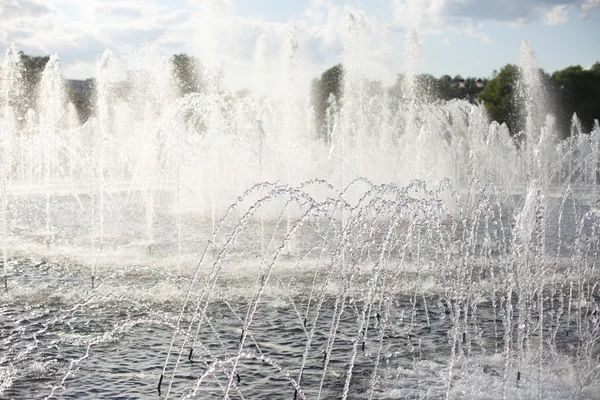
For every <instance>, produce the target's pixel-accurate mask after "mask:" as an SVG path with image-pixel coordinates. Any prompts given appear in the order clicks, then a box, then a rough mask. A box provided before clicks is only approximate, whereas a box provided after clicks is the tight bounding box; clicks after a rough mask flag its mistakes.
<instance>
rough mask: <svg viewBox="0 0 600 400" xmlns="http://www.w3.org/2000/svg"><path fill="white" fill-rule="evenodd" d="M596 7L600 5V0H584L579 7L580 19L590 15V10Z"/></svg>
mask: <svg viewBox="0 0 600 400" xmlns="http://www.w3.org/2000/svg"><path fill="white" fill-rule="evenodd" d="M596 7H600V0H586V1H585V2H584V3H583V4H581V6H580V7H579V17H580V18H581V19H585V18H588V17H589V16H590V11H591V10H592V9H594V8H596Z"/></svg>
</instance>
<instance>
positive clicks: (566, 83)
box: [312, 62, 600, 140]
mask: <svg viewBox="0 0 600 400" xmlns="http://www.w3.org/2000/svg"><path fill="white" fill-rule="evenodd" d="M538 76H539V80H540V84H541V87H543V89H544V90H543V98H536V99H533V101H534V102H536V103H537V105H538V106H539V107H540V108H541V109H543V110H545V111H546V112H549V113H551V114H553V115H554V116H555V117H556V121H555V123H556V128H557V130H558V132H560V133H561V134H562V135H565V136H566V135H569V134H570V131H571V122H572V117H573V114H575V113H576V114H577V117H578V120H579V122H580V124H581V128H582V130H583V131H584V132H590V131H591V130H592V129H593V124H594V120H600V62H597V63H595V64H594V65H593V66H592V67H591V68H590V69H584V68H582V67H581V66H571V67H567V68H565V69H562V70H560V71H556V72H554V73H553V74H552V75H549V74H547V73H546V72H545V71H544V70H542V69H540V70H539V71H538ZM343 77H344V68H343V66H342V65H336V66H334V67H332V68H330V69H328V70H327V71H325V72H324V73H323V74H322V75H321V77H320V78H316V79H314V80H313V82H312V104H313V107H314V109H315V115H316V119H317V125H318V129H319V131H320V132H321V133H322V137H324V138H325V140H327V137H326V132H327V128H326V125H327V110H328V109H329V107H330V106H331V104H332V102H333V99H335V102H336V104H339V103H343V96H344V94H343ZM519 77H520V70H519V68H518V67H517V66H515V65H511V64H508V65H506V66H504V67H503V68H502V69H501V70H500V72H496V71H494V72H493V74H492V78H491V79H486V78H473V77H469V78H464V79H463V78H462V77H461V76H460V75H458V76H455V77H454V78H452V77H450V76H449V75H444V76H442V77H440V78H436V77H434V76H432V75H428V74H422V75H418V76H416V77H415V82H414V90H415V93H411V94H406V93H403V90H404V88H405V85H404V79H405V78H404V76H403V75H401V74H400V75H398V79H397V80H396V82H395V84H394V85H393V86H392V87H390V88H388V89H387V94H388V97H389V99H390V103H391V104H392V105H393V106H395V105H396V104H397V102H401V101H403V100H406V98H407V97H408V96H410V95H415V96H418V98H419V100H420V101H429V102H433V101H449V100H453V99H461V100H466V101H469V102H471V103H477V104H480V103H483V104H484V106H485V108H486V110H487V112H488V114H489V115H490V118H491V119H493V120H495V121H497V122H499V123H501V124H502V123H505V124H506V125H507V126H508V128H509V130H510V132H511V134H512V135H519V134H520V133H521V132H522V131H523V130H524V124H525V121H524V120H523V112H522V111H523V110H522V103H521V102H520V101H519V98H520V96H521V93H520V91H519V88H518V84H519ZM365 84H366V86H367V88H379V90H378V93H377V94H384V89H382V85H381V83H380V82H369V81H366V82H365ZM540 117H541V118H544V117H545V115H544V116H540Z"/></svg>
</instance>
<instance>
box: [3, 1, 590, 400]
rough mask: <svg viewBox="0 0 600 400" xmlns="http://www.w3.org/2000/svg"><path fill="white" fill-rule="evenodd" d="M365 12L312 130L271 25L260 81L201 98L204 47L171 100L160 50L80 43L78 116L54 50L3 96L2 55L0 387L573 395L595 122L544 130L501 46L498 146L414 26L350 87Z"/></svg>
mask: <svg viewBox="0 0 600 400" xmlns="http://www.w3.org/2000/svg"><path fill="white" fill-rule="evenodd" d="M217 11H218V12H219V13H221V12H224V11H223V10H217ZM365 24H366V22H365V21H364V19H363V17H362V16H361V14H360V13H354V14H349V15H348V16H347V18H346V19H345V21H344V34H343V35H342V36H343V37H342V41H343V48H344V55H343V62H344V65H345V77H344V86H343V87H344V95H343V96H342V98H338V99H336V98H334V97H332V98H330V108H329V110H328V112H327V118H326V121H325V122H326V127H325V128H324V129H325V131H326V136H327V138H326V140H323V139H322V138H319V137H317V136H318V135H317V133H316V130H315V124H314V110H312V109H311V106H310V101H308V98H307V96H306V95H305V93H304V92H303V91H302V89H301V88H300V86H301V85H300V82H299V81H298V80H297V79H296V76H297V74H298V73H299V72H298V71H300V70H301V69H302V68H301V65H302V62H303V61H302V58H301V55H302V37H301V32H300V31H299V29H298V27H297V26H296V25H295V24H293V23H290V25H289V26H288V34H287V37H286V39H285V42H284V43H283V44H282V51H281V53H282V56H281V63H280V65H281V77H282V78H281V79H282V82H284V84H283V85H282V91H281V93H280V95H279V97H277V96H275V97H273V96H271V97H269V96H264V97H261V98H255V97H253V96H252V95H249V94H239V93H237V94H234V93H228V92H226V91H225V90H223V89H222V88H221V87H220V86H219V79H220V78H219V73H218V65H208V66H207V74H208V75H207V77H208V78H207V79H208V80H207V82H208V83H207V87H206V90H205V91H204V92H201V93H190V94H187V95H185V96H183V97H179V96H177V92H176V89H175V85H174V82H173V78H172V76H171V75H170V74H169V73H167V72H165V71H169V64H168V63H169V61H168V58H167V57H166V56H163V55H160V54H157V53H156V52H154V51H153V50H152V49H149V48H142V49H140V50H139V51H137V52H134V53H133V54H130V55H129V56H126V57H123V56H119V55H115V54H113V53H111V52H110V51H106V52H105V53H104V54H103V55H102V57H101V58H100V60H99V62H98V73H97V86H96V87H97V89H96V112H95V115H94V117H93V118H91V119H90V120H89V121H87V122H86V123H85V124H83V125H82V126H78V125H76V124H74V123H73V108H72V106H69V105H68V104H66V101H65V100H64V94H63V92H62V89H61V88H62V85H61V77H60V71H59V68H58V58H57V57H55V56H53V57H51V59H50V61H49V62H48V65H47V66H46V70H45V71H44V74H43V77H42V82H41V86H40V91H39V94H38V96H39V97H38V102H37V107H36V109H35V110H20V109H18V108H16V105H18V100H19V98H20V97H21V96H22V95H23V90H24V89H23V88H22V87H21V86H20V83H19V82H20V79H19V76H20V73H21V71H20V67H19V65H20V64H19V55H18V52H17V50H16V49H15V48H10V49H8V50H7V53H6V55H5V57H4V63H3V66H2V75H1V78H0V156H1V157H0V197H1V203H0V204H1V209H0V236H1V238H2V254H3V256H2V263H3V268H2V270H3V277H4V290H3V291H2V293H1V294H0V296H1V299H2V302H1V304H2V305H1V306H0V310H1V311H2V312H0V343H2V348H3V349H4V351H3V352H2V354H0V396H7V397H9V398H12V397H16V398H71V397H76V398H98V397H146V396H153V395H155V394H156V393H157V392H158V394H159V395H160V396H162V397H164V398H175V397H180V398H189V397H194V396H196V397H199V398H282V397H283V398H286V397H287V398H294V399H296V398H301V399H305V398H309V399H312V398H332V397H333V398H344V399H346V398H369V399H376V398H443V397H446V398H465V397H468V398H510V397H516V398H533V397H537V398H544V399H548V398H556V399H559V398H565V397H573V398H592V397H593V396H595V395H597V393H598V392H599V391H600V386H598V383H597V382H598V378H599V375H600V359H599V357H600V344H599V341H600V289H599V287H598V283H599V282H600V281H599V273H598V267H599V266H598V263H599V261H600V254H599V253H600V204H598V202H597V201H598V199H599V198H600V193H599V191H598V188H599V185H598V179H599V178H598V171H599V168H600V127H599V126H598V124H596V126H595V128H594V130H593V131H592V132H589V133H581V132H579V131H578V130H580V129H581V128H580V127H579V124H578V121H577V119H576V117H574V120H573V130H574V131H573V134H572V135H571V136H570V137H569V138H568V139H566V140H564V141H559V140H558V139H556V138H557V137H558V134H557V132H556V128H555V125H554V121H553V117H552V116H547V115H546V114H547V112H546V110H545V107H544V102H543V99H544V92H543V87H542V85H541V83H540V79H539V77H538V75H537V68H536V64H535V63H536V62H535V54H534V52H533V50H532V49H531V47H530V46H529V45H528V44H527V43H524V45H523V48H522V60H521V71H522V76H521V80H520V83H519V93H520V95H519V99H518V101H520V102H522V105H523V107H521V109H523V110H524V113H523V115H522V117H523V118H524V121H525V124H524V126H525V128H524V131H523V136H524V138H525V139H524V142H523V143H524V144H522V145H521V146H519V147H518V148H517V146H515V144H514V142H513V141H512V139H511V137H510V135H509V132H508V128H507V127H506V126H505V125H499V124H497V123H495V122H491V123H490V122H489V120H488V118H487V116H486V114H485V111H484V109H483V107H482V106H477V105H472V104H469V103H466V102H462V101H451V102H447V103H439V102H429V101H426V100H424V99H425V96H424V94H423V93H421V92H420V89H418V88H417V86H416V83H415V82H416V81H415V79H416V78H415V77H416V74H417V72H418V66H419V64H420V43H419V39H418V36H417V34H416V33H415V32H410V33H409V35H408V37H407V45H406V55H407V59H408V62H407V68H406V72H407V73H406V75H405V77H406V78H405V82H404V87H403V94H402V99H400V101H399V102H396V103H394V102H392V101H391V100H390V99H389V97H388V96H389V95H388V94H387V93H385V92H381V93H377V92H373V91H369V90H368V87H367V85H366V80H365V78H364V72H365V71H364V68H365V58H366V57H367V52H366V51H365V48H366V47H367V46H368V44H369V41H368V40H367V37H368V29H367V28H366V25H365ZM218 27H219V24H214V25H211V26H207V27H206V28H203V29H204V31H203V35H204V36H207V35H208V36H207V37H208V38H210V39H211V40H209V42H208V44H209V45H208V46H207V50H206V51H207V52H208V53H210V54H211V56H212V57H213V59H218V58H219V46H218V43H217V42H216V41H215V40H214V37H215V36H211V35H212V33H211V32H213V30H218ZM204 36H203V37H204ZM204 39H206V37H204ZM267 39H268V38H266V37H265V36H264V35H261V36H260V37H259V40H258V42H257V45H256V51H255V53H254V54H255V57H254V58H255V60H256V68H255V70H254V74H255V75H256V76H260V75H261V73H262V70H263V68H265V67H264V65H265V57H266V53H267V51H268V50H267V47H268V45H267ZM206 40H208V39H206ZM119 64H120V65H123V64H124V65H128V66H129V67H130V70H131V73H130V74H129V81H128V82H129V86H128V87H129V92H128V94H127V95H123V94H122V93H121V94H120V92H119V77H118V72H117V71H116V69H117V68H116V65H119ZM90 283H91V284H90Z"/></svg>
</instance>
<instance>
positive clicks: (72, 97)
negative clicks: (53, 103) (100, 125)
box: [67, 87, 94, 122]
mask: <svg viewBox="0 0 600 400" xmlns="http://www.w3.org/2000/svg"><path fill="white" fill-rule="evenodd" d="M67 98H68V99H69V101H70V102H71V103H73V105H74V106H75V110H77V116H78V117H79V121H81V122H85V121H87V120H88V119H90V117H91V116H92V114H93V110H94V104H93V96H92V95H91V93H87V94H86V93H84V92H82V91H79V90H76V89H73V88H72V87H67Z"/></svg>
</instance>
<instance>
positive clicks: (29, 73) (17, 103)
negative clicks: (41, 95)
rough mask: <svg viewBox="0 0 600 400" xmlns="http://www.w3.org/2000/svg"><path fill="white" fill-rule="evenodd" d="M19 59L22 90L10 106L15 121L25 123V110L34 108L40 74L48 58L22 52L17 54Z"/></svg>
mask: <svg viewBox="0 0 600 400" xmlns="http://www.w3.org/2000/svg"><path fill="white" fill-rule="evenodd" d="M19 57H20V75H21V77H22V79H23V81H22V84H23V88H22V92H21V93H20V94H19V95H18V98H15V99H13V101H12V105H13V107H14V109H15V113H16V116H17V120H19V121H20V122H21V123H25V120H26V115H27V110H28V109H30V108H35V106H36V102H37V94H38V86H39V83H40V81H41V79H42V72H44V68H45V67H46V64H47V63H48V60H50V57H49V56H44V57H38V56H29V55H27V54H25V53H23V52H22V51H20V52H19Z"/></svg>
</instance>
